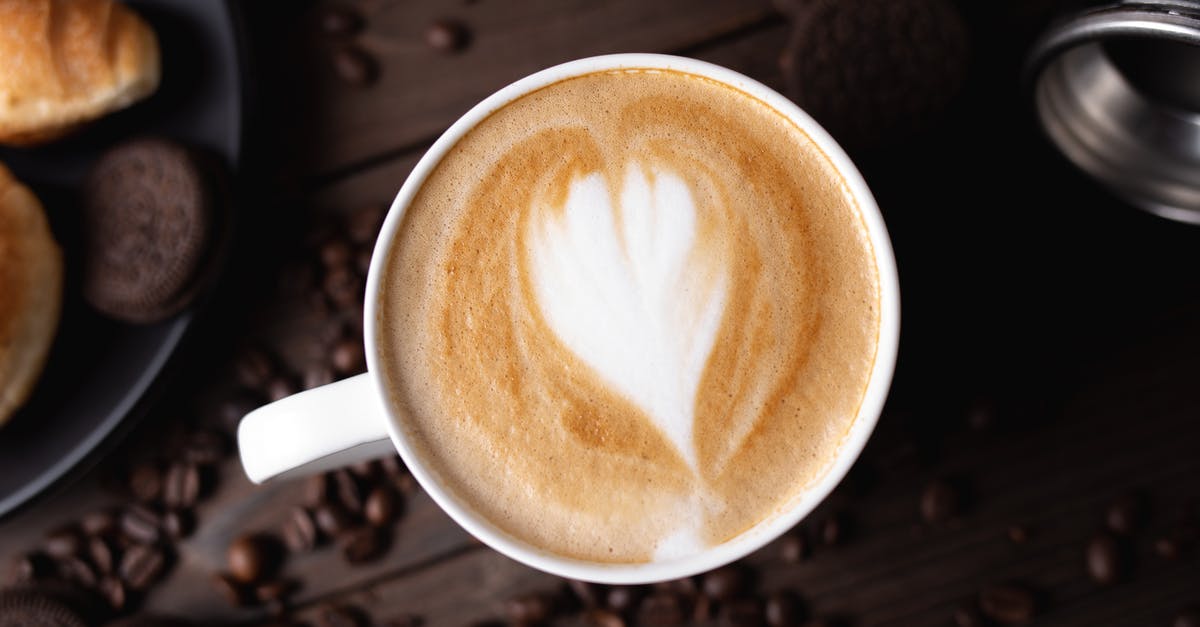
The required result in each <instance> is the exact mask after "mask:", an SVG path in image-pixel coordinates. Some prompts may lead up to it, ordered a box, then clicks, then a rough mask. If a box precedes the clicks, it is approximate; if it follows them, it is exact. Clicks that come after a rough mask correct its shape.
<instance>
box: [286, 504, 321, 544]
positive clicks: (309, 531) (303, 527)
mask: <svg viewBox="0 0 1200 627" xmlns="http://www.w3.org/2000/svg"><path fill="white" fill-rule="evenodd" d="M281 533H282V535H283V543H284V545H285V546H287V549H288V550H289V551H291V552H292V553H305V552H308V551H311V550H313V548H315V547H316V546H317V525H316V523H315V522H313V518H312V514H309V513H308V510H306V509H304V508H303V507H294V508H292V511H291V514H290V515H289V516H288V519H287V520H286V521H285V522H284V523H283V529H282V531H281Z"/></svg>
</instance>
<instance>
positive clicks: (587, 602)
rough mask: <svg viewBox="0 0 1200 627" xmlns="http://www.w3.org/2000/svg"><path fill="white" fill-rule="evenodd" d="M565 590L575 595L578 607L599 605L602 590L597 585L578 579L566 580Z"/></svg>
mask: <svg viewBox="0 0 1200 627" xmlns="http://www.w3.org/2000/svg"><path fill="white" fill-rule="evenodd" d="M567 588H568V589H570V591H571V594H573V595H575V598H576V599H579V603H580V605H583V606H584V607H596V606H597V605H600V599H601V592H602V591H603V589H602V588H601V587H600V586H599V585H597V584H594V583H591V582H588V581H579V580H578V579H568V580H567Z"/></svg>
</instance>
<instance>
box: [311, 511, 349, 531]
mask: <svg viewBox="0 0 1200 627" xmlns="http://www.w3.org/2000/svg"><path fill="white" fill-rule="evenodd" d="M313 522H315V523H317V529H320V530H321V533H324V534H325V535H327V536H329V537H336V536H338V535H339V534H341V533H342V532H343V531H345V530H346V528H347V527H349V526H350V516H348V515H347V514H346V512H345V511H343V510H342V508H341V506H339V505H335V504H333V503H322V504H320V505H318V506H317V507H316V508H315V509H314V510H313Z"/></svg>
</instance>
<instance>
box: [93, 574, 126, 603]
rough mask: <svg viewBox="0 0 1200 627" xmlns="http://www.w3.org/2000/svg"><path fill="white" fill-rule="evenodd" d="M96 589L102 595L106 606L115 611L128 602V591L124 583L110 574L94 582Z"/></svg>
mask: <svg viewBox="0 0 1200 627" xmlns="http://www.w3.org/2000/svg"><path fill="white" fill-rule="evenodd" d="M96 590H97V591H98V592H100V595H101V596H103V597H104V600H105V602H107V603H108V606H109V607H111V608H112V609H114V610H116V611H117V612H120V611H121V610H123V609H125V605H126V603H128V602H129V593H128V592H127V591H126V590H125V584H124V583H122V582H121V580H120V579H118V578H116V577H114V576H111V575H110V576H108V577H105V578H103V579H101V580H100V583H98V584H96Z"/></svg>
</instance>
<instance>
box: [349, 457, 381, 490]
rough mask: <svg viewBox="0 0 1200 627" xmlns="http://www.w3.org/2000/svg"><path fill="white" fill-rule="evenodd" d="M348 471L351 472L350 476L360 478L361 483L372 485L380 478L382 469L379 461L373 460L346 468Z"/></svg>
mask: <svg viewBox="0 0 1200 627" xmlns="http://www.w3.org/2000/svg"><path fill="white" fill-rule="evenodd" d="M346 470H349V471H350V474H352V475H354V476H355V477H358V480H359V481H362V482H364V483H367V484H370V483H372V482H374V481H375V480H376V479H378V478H379V474H380V472H381V471H382V468H380V467H379V462H378V461H376V460H374V459H372V460H368V461H365V462H358V463H357V464H351V465H349V466H346Z"/></svg>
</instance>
